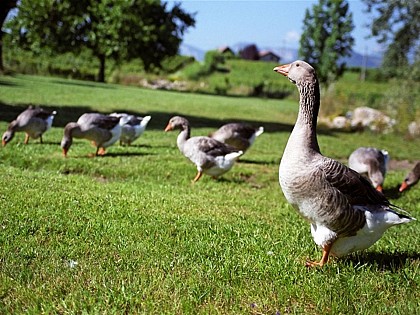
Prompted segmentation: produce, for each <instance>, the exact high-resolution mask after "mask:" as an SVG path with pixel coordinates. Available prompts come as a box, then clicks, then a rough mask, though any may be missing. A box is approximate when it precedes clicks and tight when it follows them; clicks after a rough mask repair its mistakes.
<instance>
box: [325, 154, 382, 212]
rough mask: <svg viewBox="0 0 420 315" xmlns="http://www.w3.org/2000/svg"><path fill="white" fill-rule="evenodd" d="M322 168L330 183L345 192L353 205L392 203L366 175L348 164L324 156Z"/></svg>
mask: <svg viewBox="0 0 420 315" xmlns="http://www.w3.org/2000/svg"><path fill="white" fill-rule="evenodd" d="M320 170H321V171H322V172H323V173H324V176H325V177H324V178H325V179H326V180H327V182H328V183H329V185H331V187H333V188H335V189H337V190H338V191H339V192H340V193H341V194H343V195H344V196H345V197H346V199H347V200H348V202H349V203H350V204H351V205H383V206H389V205H390V203H389V201H388V200H387V199H386V197H385V196H384V195H383V194H382V193H380V192H379V191H377V190H376V189H375V188H374V187H373V186H372V184H371V183H370V182H369V181H368V180H367V179H366V178H365V177H363V176H362V175H360V174H359V173H357V172H356V171H354V170H352V169H350V168H348V167H347V166H345V165H343V164H341V163H339V162H337V161H335V160H332V159H329V158H325V157H324V159H323V160H322V163H321V165H320Z"/></svg>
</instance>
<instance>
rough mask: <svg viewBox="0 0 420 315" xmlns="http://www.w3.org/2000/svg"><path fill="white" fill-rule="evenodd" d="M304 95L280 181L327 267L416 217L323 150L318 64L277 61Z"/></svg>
mask: <svg viewBox="0 0 420 315" xmlns="http://www.w3.org/2000/svg"><path fill="white" fill-rule="evenodd" d="M274 71H276V72H278V73H280V74H282V75H284V76H286V77H288V79H289V80H290V81H291V82H292V83H294V84H295V85H296V86H297V88H298V90H299V94H300V102H299V113H298V117H297V120H296V123H295V126H294V128H293V131H292V133H291V135H290V137H289V140H288V142H287V145H286V148H285V150H284V153H283V157H282V159H281V162H280V168H279V182H280V185H281V188H282V191H283V193H284V195H285V197H286V199H287V201H288V202H289V203H290V204H292V206H293V207H294V208H296V209H297V210H298V212H299V213H300V214H301V215H302V216H303V217H304V218H306V219H307V220H308V221H309V222H310V224H311V234H312V237H313V239H314V241H315V243H316V244H317V245H318V246H320V247H321V248H322V252H323V253H322V258H321V260H320V261H319V262H311V261H309V262H307V264H306V265H307V266H309V267H310V266H323V265H324V264H326V263H327V261H328V257H329V255H330V254H331V255H334V256H337V257H340V256H343V255H347V254H349V253H351V252H354V251H358V250H363V249H366V248H368V247H370V246H371V245H372V244H374V243H375V242H376V241H377V240H379V239H380V238H381V236H382V235H383V233H384V232H385V231H386V230H387V229H388V228H389V227H391V226H393V225H397V224H402V223H407V222H410V221H412V220H414V218H412V217H410V216H408V215H406V214H402V213H399V212H397V209H398V208H397V207H395V206H393V205H391V204H390V202H389V201H388V200H387V199H386V198H385V196H384V195H383V194H382V193H380V192H378V191H377V190H375V188H374V187H373V186H372V185H371V184H370V183H369V181H368V180H367V179H366V178H364V177H363V176H362V175H360V174H359V173H357V172H356V171H353V170H352V169H350V168H348V167H347V166H345V165H343V164H341V163H339V162H337V161H335V160H333V159H330V158H328V157H325V156H323V155H322V154H321V153H320V149H319V145H318V141H317V134H316V125H317V116H318V111H319V106H320V93H319V83H318V79H317V76H316V73H315V70H314V68H312V66H310V65H309V64H308V63H306V62H304V61H300V60H297V61H295V62H293V63H291V64H287V65H283V66H278V67H275V68H274Z"/></svg>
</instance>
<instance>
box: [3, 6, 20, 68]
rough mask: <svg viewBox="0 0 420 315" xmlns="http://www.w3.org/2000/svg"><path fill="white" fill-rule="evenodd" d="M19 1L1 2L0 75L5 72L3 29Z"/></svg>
mask: <svg viewBox="0 0 420 315" xmlns="http://www.w3.org/2000/svg"><path fill="white" fill-rule="evenodd" d="M16 2H17V0H3V1H2V2H0V73H1V72H3V71H4V66H3V31H2V30H1V28H2V27H3V24H4V21H5V20H6V17H7V15H8V14H9V12H10V10H11V9H13V8H15V7H16Z"/></svg>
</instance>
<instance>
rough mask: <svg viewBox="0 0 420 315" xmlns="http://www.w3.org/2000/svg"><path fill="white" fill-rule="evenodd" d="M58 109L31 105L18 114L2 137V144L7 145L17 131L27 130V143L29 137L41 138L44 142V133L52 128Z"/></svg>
mask: <svg viewBox="0 0 420 315" xmlns="http://www.w3.org/2000/svg"><path fill="white" fill-rule="evenodd" d="M56 113H57V112H56V111H52V112H50V111H47V110H45V109H43V108H41V107H33V106H29V107H28V108H27V109H26V110H24V111H23V112H22V113H20V114H19V116H17V118H16V119H15V120H13V121H12V122H11V123H10V124H9V126H8V127H7V130H6V132H5V133H4V134H3V137H2V144H3V146H5V145H6V144H7V143H9V142H10V141H11V140H12V139H13V137H14V135H15V132H22V131H23V132H25V142H24V143H25V144H27V143H28V141H29V138H33V139H37V138H39V139H40V142H41V143H42V135H43V134H44V133H45V132H46V131H47V130H49V129H50V128H51V126H52V123H53V120H54V116H55V115H56Z"/></svg>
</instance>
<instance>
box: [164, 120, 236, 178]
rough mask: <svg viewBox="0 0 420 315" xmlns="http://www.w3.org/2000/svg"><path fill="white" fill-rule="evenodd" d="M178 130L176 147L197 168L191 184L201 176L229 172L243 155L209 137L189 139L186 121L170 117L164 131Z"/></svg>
mask: <svg viewBox="0 0 420 315" xmlns="http://www.w3.org/2000/svg"><path fill="white" fill-rule="evenodd" d="M174 129H179V130H180V133H179V135H178V137H177V146H178V149H179V150H180V151H181V153H182V154H183V155H184V156H185V157H187V158H188V159H189V160H190V161H191V162H193V163H194V164H195V165H196V166H197V171H198V173H197V175H196V177H195V178H194V180H193V182H196V181H197V180H199V179H200V177H201V175H202V174H203V173H204V174H208V175H210V176H213V177H217V176H220V175H222V174H224V173H226V172H227V171H229V170H230V169H231V168H232V166H233V164H234V162H235V160H236V159H237V158H238V157H239V156H241V155H242V154H243V152H242V151H238V150H236V149H235V148H233V147H231V146H229V145H226V144H224V143H222V142H220V141H217V140H215V139H212V138H210V137H190V134H191V127H190V124H189V122H188V120H187V119H185V118H184V117H181V116H174V117H172V118H171V119H170V120H169V122H168V125H167V126H166V128H165V131H171V130H174Z"/></svg>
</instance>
